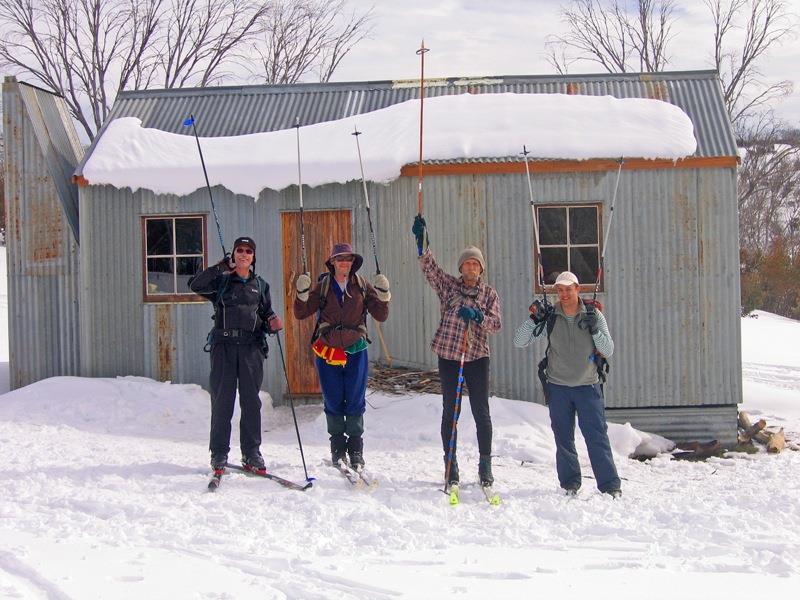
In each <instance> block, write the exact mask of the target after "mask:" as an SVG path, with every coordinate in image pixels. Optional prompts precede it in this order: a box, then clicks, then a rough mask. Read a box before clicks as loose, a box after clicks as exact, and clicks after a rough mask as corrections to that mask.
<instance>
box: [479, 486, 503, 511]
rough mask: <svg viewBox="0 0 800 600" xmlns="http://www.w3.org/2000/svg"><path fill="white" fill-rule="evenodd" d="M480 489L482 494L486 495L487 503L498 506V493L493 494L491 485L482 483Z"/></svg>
mask: <svg viewBox="0 0 800 600" xmlns="http://www.w3.org/2000/svg"><path fill="white" fill-rule="evenodd" d="M481 491H482V492H483V495H484V496H486V501H487V502H488V503H489V504H491V505H492V506H500V494H495V492H494V490H493V489H492V486H490V485H482V486H481Z"/></svg>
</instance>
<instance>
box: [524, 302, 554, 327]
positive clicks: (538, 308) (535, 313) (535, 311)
mask: <svg viewBox="0 0 800 600" xmlns="http://www.w3.org/2000/svg"><path fill="white" fill-rule="evenodd" d="M528 310H529V311H531V320H532V321H533V322H534V323H536V324H539V323H541V322H542V321H546V320H547V317H549V316H550V313H551V312H553V306H552V305H551V304H550V303H545V302H542V301H541V300H534V301H533V304H531V305H530V306H529V307H528Z"/></svg>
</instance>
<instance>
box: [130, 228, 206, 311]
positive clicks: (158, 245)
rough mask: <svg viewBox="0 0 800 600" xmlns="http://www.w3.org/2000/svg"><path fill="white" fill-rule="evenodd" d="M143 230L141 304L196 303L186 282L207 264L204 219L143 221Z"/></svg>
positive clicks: (195, 297)
mask: <svg viewBox="0 0 800 600" xmlns="http://www.w3.org/2000/svg"><path fill="white" fill-rule="evenodd" d="M142 229H143V235H142V238H143V240H144V287H145V289H144V301H145V302H176V301H177V302H185V301H195V300H197V301H199V300H200V298H199V297H198V296H196V295H195V294H194V292H192V291H191V290H190V289H189V278H190V277H191V276H192V275H195V274H196V273H199V272H200V271H202V270H203V268H204V266H205V264H206V236H205V231H206V218H205V215H191V216H180V217H144V218H143V219H142Z"/></svg>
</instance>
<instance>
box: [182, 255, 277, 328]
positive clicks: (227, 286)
mask: <svg viewBox="0 0 800 600" xmlns="http://www.w3.org/2000/svg"><path fill="white" fill-rule="evenodd" d="M189 287H190V288H191V290H192V291H193V292H195V293H196V294H200V295H201V296H203V297H204V298H206V299H207V300H210V301H211V302H213V303H214V305H215V307H216V310H215V313H214V327H215V328H216V329H240V330H245V331H251V332H253V333H258V332H260V331H261V330H262V328H263V329H264V330H267V329H268V325H267V323H268V321H269V319H270V318H272V316H273V315H274V314H275V312H274V311H273V310H272V298H271V297H270V294H269V284H268V283H267V282H266V281H264V280H263V279H262V278H261V277H259V276H258V275H255V274H254V273H252V272H251V273H250V275H249V276H248V278H247V280H243V279H242V278H241V277H239V276H238V275H237V274H236V273H235V272H234V273H229V272H228V271H227V270H225V269H223V268H222V267H220V266H219V265H214V266H212V267H209V268H208V269H206V270H205V271H203V272H202V273H199V274H198V275H196V276H195V277H194V279H192V281H191V282H190V283H189Z"/></svg>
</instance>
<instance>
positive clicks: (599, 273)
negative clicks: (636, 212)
mask: <svg viewBox="0 0 800 600" xmlns="http://www.w3.org/2000/svg"><path fill="white" fill-rule="evenodd" d="M618 162H619V167H617V180H616V182H615V183H614V194H613V195H612V196H611V208H610V209H609V215H608V223H606V230H605V233H604V234H603V249H602V251H601V252H600V261H599V262H598V263H597V280H596V281H595V284H594V295H593V296H592V300H597V292H598V291H599V290H600V279H601V277H603V275H604V267H605V260H606V247H607V246H608V235H609V233H610V232H611V221H613V220H614V203H615V202H616V201H617V190H619V176H620V173H622V165H623V164H625V157H623V156H620V158H619V161H618Z"/></svg>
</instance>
